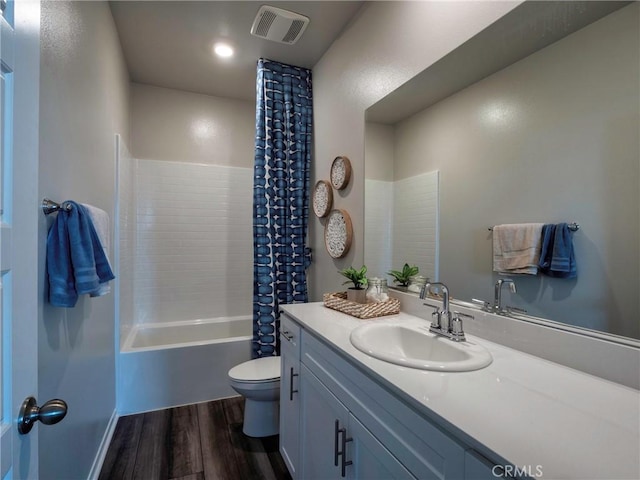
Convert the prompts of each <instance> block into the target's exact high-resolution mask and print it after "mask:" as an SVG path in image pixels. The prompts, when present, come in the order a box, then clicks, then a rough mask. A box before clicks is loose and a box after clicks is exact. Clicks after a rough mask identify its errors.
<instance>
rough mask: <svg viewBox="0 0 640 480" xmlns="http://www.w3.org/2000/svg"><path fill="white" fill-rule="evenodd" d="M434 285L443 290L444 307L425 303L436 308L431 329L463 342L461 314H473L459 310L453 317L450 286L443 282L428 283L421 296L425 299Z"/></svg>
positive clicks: (455, 340) (421, 291)
mask: <svg viewBox="0 0 640 480" xmlns="http://www.w3.org/2000/svg"><path fill="white" fill-rule="evenodd" d="M433 287H440V290H441V292H442V307H433V306H432V305H429V304H428V303H425V305H426V306H428V307H431V308H434V309H435V311H434V312H433V313H432V314H431V316H432V321H431V326H430V327H429V331H430V332H432V333H435V334H436V335H442V336H445V337H447V338H449V339H450V340H453V341H454V342H463V341H464V340H465V337H464V332H463V331H462V320H461V319H460V316H465V317H471V316H470V315H465V314H462V313H459V312H453V314H454V315H453V317H452V315H451V311H450V310H449V288H448V287H447V286H446V285H445V284H444V283H442V282H433V283H427V284H426V285H425V286H423V287H422V289H421V290H420V298H421V299H422V300H424V299H425V297H426V296H427V295H428V294H429V293H431V288H433ZM471 318H473V317H471Z"/></svg>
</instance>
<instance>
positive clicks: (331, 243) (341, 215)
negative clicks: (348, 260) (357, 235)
mask: <svg viewBox="0 0 640 480" xmlns="http://www.w3.org/2000/svg"><path fill="white" fill-rule="evenodd" d="M352 238H353V227H352V226H351V217H350V216H349V213H347V211H346V210H341V209H336V210H331V213H330V214H329V216H328V217H327V223H325V225H324V246H325V248H326V249H327V252H329V255H331V257H333V258H342V257H344V256H345V255H346V254H347V252H348V251H349V248H350V247H351V239H352Z"/></svg>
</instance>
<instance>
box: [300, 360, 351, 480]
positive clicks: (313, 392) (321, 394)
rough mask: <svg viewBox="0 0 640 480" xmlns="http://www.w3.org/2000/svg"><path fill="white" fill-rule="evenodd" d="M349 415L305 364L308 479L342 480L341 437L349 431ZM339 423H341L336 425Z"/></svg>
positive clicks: (304, 470) (303, 431) (303, 426)
mask: <svg viewBox="0 0 640 480" xmlns="http://www.w3.org/2000/svg"><path fill="white" fill-rule="evenodd" d="M348 419H349V412H348V411H347V409H346V408H345V407H344V405H342V403H340V402H339V401H338V399H337V398H336V397H334V396H333V394H332V393H331V392H330V391H329V390H327V388H326V387H325V386H324V385H323V384H322V383H320V381H319V380H318V379H317V378H316V376H315V375H314V374H313V373H311V371H310V370H309V369H308V368H307V367H305V366H304V365H301V372H300V437H301V438H300V441H301V442H300V443H301V450H300V453H301V470H300V474H301V475H300V476H299V478H304V480H327V479H334V478H336V479H337V478H340V475H341V473H342V470H341V461H342V458H341V457H340V455H339V453H340V451H341V450H340V448H341V435H344V433H343V432H340V431H337V430H341V429H344V428H347V423H348ZM336 422H337V423H336Z"/></svg>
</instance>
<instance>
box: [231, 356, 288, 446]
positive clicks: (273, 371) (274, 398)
mask: <svg viewBox="0 0 640 480" xmlns="http://www.w3.org/2000/svg"><path fill="white" fill-rule="evenodd" d="M229 381H230V383H231V387H232V388H233V389H234V390H235V391H236V392H238V393H239V394H240V395H242V396H243V397H244V398H245V403H244V425H243V427H242V431H243V432H244V434H245V435H247V436H249V437H268V436H270V435H277V434H278V420H279V409H280V357H261V358H256V359H254V360H249V361H248V362H244V363H241V364H240V365H237V366H235V367H233V368H232V369H231V370H229Z"/></svg>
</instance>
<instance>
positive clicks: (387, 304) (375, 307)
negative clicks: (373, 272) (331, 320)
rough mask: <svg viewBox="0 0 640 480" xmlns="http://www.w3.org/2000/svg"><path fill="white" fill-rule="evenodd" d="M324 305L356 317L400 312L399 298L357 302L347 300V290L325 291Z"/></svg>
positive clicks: (380, 315) (374, 316)
mask: <svg viewBox="0 0 640 480" xmlns="http://www.w3.org/2000/svg"><path fill="white" fill-rule="evenodd" d="M322 299H323V301H324V306H325V307H328V308H331V309H333V310H338V311H339V312H342V313H346V314H347V315H351V316H352V317H356V318H376V317H383V316H385V315H395V314H396V313H400V300H398V299H397V298H390V299H389V300H386V301H384V302H376V303H357V302H350V301H349V300H347V292H334V293H325V294H324V295H323V297H322Z"/></svg>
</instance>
